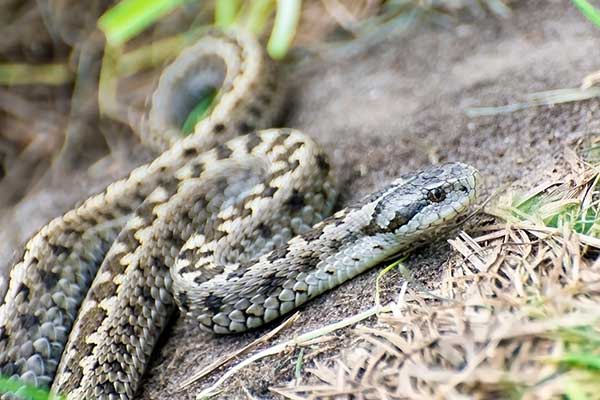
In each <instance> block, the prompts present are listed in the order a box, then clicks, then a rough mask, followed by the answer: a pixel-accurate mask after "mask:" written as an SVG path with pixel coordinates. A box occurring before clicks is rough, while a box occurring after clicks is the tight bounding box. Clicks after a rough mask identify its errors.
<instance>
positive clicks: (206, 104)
mask: <svg viewBox="0 0 600 400" xmlns="http://www.w3.org/2000/svg"><path fill="white" fill-rule="evenodd" d="M216 96H217V89H210V90H208V91H207V92H206V94H204V95H203V96H202V98H201V99H200V101H199V102H198V104H196V106H195V107H194V109H193V110H192V111H190V113H189V114H188V116H187V118H186V119H185V122H184V123H183V126H182V127H181V133H183V135H184V136H187V135H189V134H191V133H193V132H194V128H195V126H196V124H197V123H198V121H200V120H202V119H203V118H204V117H206V115H207V114H208V112H209V111H210V106H211V105H212V103H213V101H214V100H215V97H216Z"/></svg>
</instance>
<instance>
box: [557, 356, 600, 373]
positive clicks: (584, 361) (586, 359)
mask: <svg viewBox="0 0 600 400" xmlns="http://www.w3.org/2000/svg"><path fill="white" fill-rule="evenodd" d="M559 361H560V362H561V363H564V364H567V365H569V366H571V367H579V368H583V369H587V370H592V371H600V355H597V354H589V353H581V354H565V355H564V356H563V357H560V358H559Z"/></svg>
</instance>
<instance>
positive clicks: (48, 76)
mask: <svg viewBox="0 0 600 400" xmlns="http://www.w3.org/2000/svg"><path fill="white" fill-rule="evenodd" d="M72 80H73V74H72V73H71V71H70V70H69V68H68V66H67V65H66V64H44V65H29V64H0V85H63V84H65V83H68V82H71V81H72Z"/></svg>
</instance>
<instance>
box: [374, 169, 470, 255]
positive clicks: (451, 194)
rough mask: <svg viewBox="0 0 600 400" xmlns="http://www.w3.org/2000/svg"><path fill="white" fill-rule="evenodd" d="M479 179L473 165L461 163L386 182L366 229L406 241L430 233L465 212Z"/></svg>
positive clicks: (414, 239) (440, 228)
mask: <svg viewBox="0 0 600 400" xmlns="http://www.w3.org/2000/svg"><path fill="white" fill-rule="evenodd" d="M480 179H481V178H480V176H479V173H478V172H477V170H476V169H475V168H473V167H471V166H469V165H466V164H462V163H448V164H443V165H438V166H434V167H430V168H428V169H425V170H423V171H420V172H417V173H414V174H412V175H407V176H404V177H402V178H401V179H399V180H397V181H396V182H394V183H393V184H392V185H390V186H388V190H387V191H386V192H384V193H383V195H382V196H381V197H380V200H379V201H378V202H377V203H376V204H375V208H374V213H373V217H374V220H373V221H372V222H371V224H370V229H372V230H379V231H380V232H386V233H393V234H394V235H395V236H397V237H398V238H400V239H401V240H402V241H403V242H406V243H409V242H410V243H413V242H415V241H416V240H420V239H422V238H423V239H425V238H428V237H431V236H433V235H435V234H437V233H438V232H439V231H441V230H446V229H448V228H450V227H451V226H452V225H453V224H451V223H450V221H453V220H455V219H456V218H457V217H458V216H460V215H462V214H464V213H465V212H466V210H467V209H468V208H469V206H470V205H471V204H472V203H473V201H474V200H475V197H476V193H477V183H478V181H479V180H480Z"/></svg>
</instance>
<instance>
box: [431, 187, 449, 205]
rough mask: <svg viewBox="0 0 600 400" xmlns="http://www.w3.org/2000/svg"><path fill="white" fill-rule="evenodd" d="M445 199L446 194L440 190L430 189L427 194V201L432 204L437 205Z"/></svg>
mask: <svg viewBox="0 0 600 400" xmlns="http://www.w3.org/2000/svg"><path fill="white" fill-rule="evenodd" d="M445 198H446V192H444V191H443V190H442V189H440V188H435V189H432V190H430V191H429V192H428V193H427V199H428V200H429V201H431V202H432V203H439V202H440V201H444V199H445Z"/></svg>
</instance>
